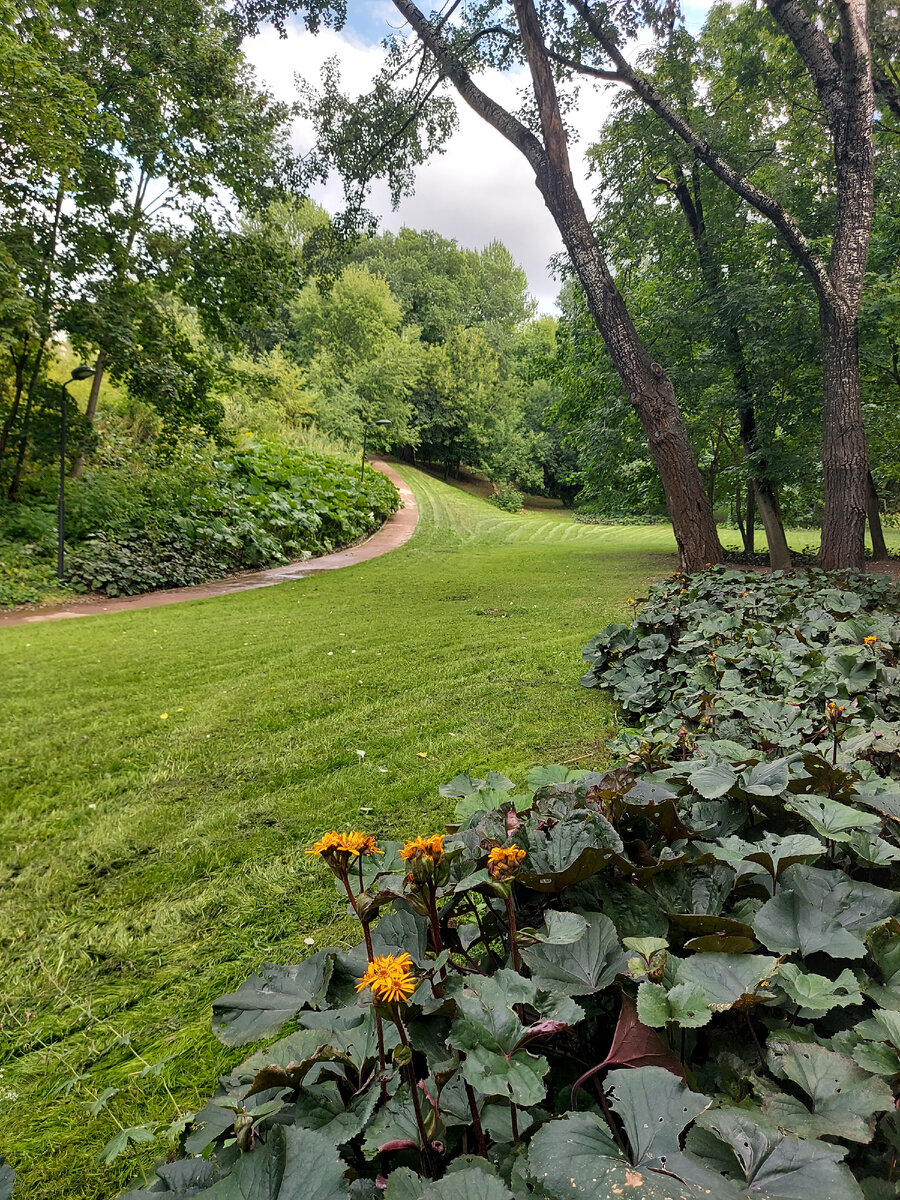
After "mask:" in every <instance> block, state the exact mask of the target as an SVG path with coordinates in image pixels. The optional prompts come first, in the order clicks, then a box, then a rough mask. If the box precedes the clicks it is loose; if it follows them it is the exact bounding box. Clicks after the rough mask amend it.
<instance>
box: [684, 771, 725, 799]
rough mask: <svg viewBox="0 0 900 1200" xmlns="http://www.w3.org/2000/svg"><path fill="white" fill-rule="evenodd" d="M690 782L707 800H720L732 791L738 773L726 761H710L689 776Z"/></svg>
mask: <svg viewBox="0 0 900 1200" xmlns="http://www.w3.org/2000/svg"><path fill="white" fill-rule="evenodd" d="M688 782H689V783H690V785H691V787H692V788H693V789H694V791H695V792H698V793H699V794H700V795H701V796H703V798H704V799H705V800H718V798H719V797H720V796H724V795H725V793H726V792H729V791H731V789H732V788H733V787H734V785H735V783H737V775H736V774H735V772H734V770H733V769H732V767H731V766H730V765H729V764H728V763H726V762H708V763H706V765H705V766H703V767H701V768H700V769H699V770H697V771H694V772H693V773H692V774H691V775H690V776H688Z"/></svg>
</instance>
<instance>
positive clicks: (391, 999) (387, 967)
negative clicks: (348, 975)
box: [356, 954, 419, 1004]
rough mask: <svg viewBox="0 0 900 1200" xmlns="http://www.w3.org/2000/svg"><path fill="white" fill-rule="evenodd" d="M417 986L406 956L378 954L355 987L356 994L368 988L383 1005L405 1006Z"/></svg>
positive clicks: (417, 982) (410, 962) (416, 980)
mask: <svg viewBox="0 0 900 1200" xmlns="http://www.w3.org/2000/svg"><path fill="white" fill-rule="evenodd" d="M418 986H419V981H418V979H416V977H415V976H414V975H413V973H412V959H411V958H410V957H409V955H408V954H397V955H394V954H378V955H376V956H375V958H374V959H373V960H372V962H370V963H369V968H368V970H367V971H366V973H365V975H363V976H362V978H361V979H360V980H359V982H358V983H357V985H356V990H357V991H358V992H361V991H363V990H364V989H365V988H369V989H370V990H371V992H372V995H373V996H374V997H375V999H376V1000H381V1001H382V1002H383V1003H385V1004H398V1003H399V1004H405V1003H406V1002H407V1000H408V999H409V997H410V996H411V995H412V994H413V992H414V991H415V990H416V988H417V987H418Z"/></svg>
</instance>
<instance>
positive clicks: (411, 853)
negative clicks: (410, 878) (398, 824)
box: [400, 833, 444, 862]
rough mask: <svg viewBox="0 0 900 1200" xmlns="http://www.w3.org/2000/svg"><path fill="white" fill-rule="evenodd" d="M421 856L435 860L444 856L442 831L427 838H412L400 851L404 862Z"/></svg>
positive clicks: (437, 860)
mask: <svg viewBox="0 0 900 1200" xmlns="http://www.w3.org/2000/svg"><path fill="white" fill-rule="evenodd" d="M423 856H426V857H428V858H431V859H434V861H435V862H439V861H440V859H442V858H443V857H444V835H443V834H442V833H435V834H433V835H432V836H431V837H427V838H423V837H416V838H413V839H412V841H411V842H407V843H406V845H405V846H404V847H403V849H402V850H401V851H400V857H401V858H402V859H404V860H405V861H406V862H409V860H410V859H411V858H421V857H423Z"/></svg>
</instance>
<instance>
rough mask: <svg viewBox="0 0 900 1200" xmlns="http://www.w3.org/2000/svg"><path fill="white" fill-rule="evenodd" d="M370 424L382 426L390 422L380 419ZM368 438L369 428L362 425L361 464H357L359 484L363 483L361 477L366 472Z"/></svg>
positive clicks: (384, 418) (383, 418) (386, 419)
mask: <svg viewBox="0 0 900 1200" xmlns="http://www.w3.org/2000/svg"><path fill="white" fill-rule="evenodd" d="M372 424H373V425H381V426H384V425H390V421H389V420H388V418H387V417H382V418H381V420H380V421H373V422H372ZM368 437H369V427H368V425H364V426H363V452H362V462H361V463H360V464H359V482H360V483H362V481H363V477H364V475H365V470H366V442H367V440H368Z"/></svg>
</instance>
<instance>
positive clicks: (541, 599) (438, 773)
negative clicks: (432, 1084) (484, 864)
mask: <svg viewBox="0 0 900 1200" xmlns="http://www.w3.org/2000/svg"><path fill="white" fill-rule="evenodd" d="M406 473H407V476H408V478H409V479H410V482H411V483H412V484H413V485H414V487H415V490H416V495H417V497H418V500H419V504H420V509H421V523H420V527H419V530H418V532H417V533H416V535H415V537H414V539H413V540H412V542H410V543H409V544H408V546H406V547H404V548H403V549H401V550H399V551H396V552H395V553H393V554H391V555H388V556H386V557H384V558H381V559H378V560H375V561H373V562H370V563H366V564H363V565H361V566H359V567H354V568H350V569H347V570H343V571H340V572H336V573H334V574H328V575H321V576H316V577H313V578H310V579H308V580H305V581H302V582H299V583H295V584H284V585H282V586H280V587H278V588H272V589H266V590H262V591H257V592H250V593H245V594H243V595H239V596H234V597H229V598H227V599H218V600H212V601H202V602H198V603H191V604H183V605H175V606H172V607H169V608H162V609H157V610H155V611H154V610H150V611H143V612H135V613H129V614H120V615H116V616H112V617H92V618H90V619H87V620H84V621H64V622H60V623H49V624H45V625H41V626H37V627H27V626H26V627H19V628H12V629H8V630H5V631H3V632H2V633H0V680H2V685H0V691H2V696H0V703H2V711H3V712H4V721H3V723H2V728H0V762H2V763H4V764H5V767H4V770H3V771H2V772H0V831H2V833H0V836H2V845H3V849H2V853H0V863H3V864H4V865H3V867H0V881H2V883H3V885H4V886H3V891H2V899H0V904H2V913H0V917H2V920H0V930H2V935H0V936H2V943H0V944H2V948H3V949H2V968H3V972H4V980H5V984H6V986H5V1007H4V1012H3V1014H2V1029H0V1033H2V1039H3V1040H2V1042H0V1047H2V1049H0V1071H2V1074H0V1152H2V1153H4V1154H5V1155H6V1156H7V1157H8V1158H9V1159H10V1160H11V1161H12V1162H13V1163H14V1164H15V1165H16V1166H17V1167H18V1169H19V1171H20V1179H19V1183H18V1185H17V1192H16V1196H17V1200H18V1198H21V1200H26V1198H27V1200H38V1198H40V1200H63V1198H65V1200H86V1198H90V1200H97V1198H99V1197H110V1196H114V1195H115V1194H116V1193H117V1191H118V1188H119V1187H120V1186H121V1185H122V1184H124V1183H125V1182H126V1181H127V1180H129V1179H130V1178H131V1177H132V1176H133V1173H134V1170H135V1166H136V1163H137V1162H138V1161H143V1162H145V1163H150V1162H152V1160H153V1158H154V1157H155V1156H158V1154H159V1153H160V1147H159V1145H156V1146H152V1147H149V1148H146V1149H145V1150H144V1151H143V1153H142V1154H140V1155H138V1154H134V1153H133V1154H131V1155H128V1156H126V1157H125V1158H124V1159H120V1160H119V1161H118V1162H117V1163H116V1164H115V1165H114V1166H112V1167H108V1168H107V1167H102V1166H100V1165H99V1164H98V1163H97V1162H96V1161H95V1156H96V1154H97V1152H98V1151H99V1149H100V1148H101V1147H102V1146H103V1144H104V1143H105V1142H106V1140H107V1139H108V1138H109V1137H111V1136H112V1135H113V1134H114V1133H115V1131H116V1125H115V1123H114V1120H113V1119H112V1117H111V1115H110V1114H109V1113H104V1114H102V1115H101V1116H100V1117H98V1118H97V1119H94V1118H92V1117H90V1116H89V1114H88V1112H87V1107H86V1105H87V1102H88V1101H89V1099H90V1094H91V1092H92V1091H93V1092H94V1093H96V1092H100V1091H101V1090H102V1089H103V1088H105V1087H107V1086H116V1087H119V1088H120V1089H121V1092H120V1094H119V1095H118V1096H117V1097H116V1098H115V1099H114V1100H113V1101H112V1104H111V1112H112V1113H114V1114H115V1116H116V1117H117V1118H118V1120H119V1121H120V1122H121V1123H123V1124H125V1125H132V1124H137V1123H140V1122H143V1121H146V1120H151V1119H161V1120H168V1119H169V1118H170V1117H171V1116H172V1115H173V1112H174V1103H176V1102H177V1104H178V1105H179V1106H180V1107H181V1109H182V1110H191V1109H193V1108H195V1107H196V1106H197V1105H198V1103H199V1101H200V1100H201V1098H202V1097H203V1096H204V1095H206V1094H209V1092H210V1091H211V1090H212V1088H213V1086H214V1084H215V1079H216V1075H217V1074H218V1073H220V1072H221V1071H223V1070H224V1069H226V1068H227V1067H228V1066H230V1065H231V1064H232V1063H234V1062H237V1061H239V1060H240V1059H241V1058H242V1057H244V1054H243V1052H241V1051H237V1052H228V1051H225V1050H224V1049H223V1048H222V1047H221V1046H219V1044H218V1043H217V1042H215V1041H214V1039H213V1038H212V1036H211V1035H210V1033H209V1004H210V1001H211V1000H212V999H213V997H214V996H216V995H217V994H219V993H221V992H223V991H227V990H229V989H231V988H232V987H233V986H235V985H237V984H238V983H239V982H241V981H242V980H243V979H244V978H245V977H246V976H247V975H248V974H249V973H250V972H251V971H252V969H253V968H254V967H255V966H256V964H258V963H259V962H261V961H264V960H266V959H274V960H276V961H281V962H290V961H296V960H297V958H298V957H301V956H302V955H303V954H304V953H306V952H307V946H306V944H305V941H304V939H306V938H308V937H315V939H316V944H317V945H318V944H325V943H329V942H332V941H340V940H342V939H344V938H346V937H349V936H350V935H351V931H350V930H349V928H348V926H347V924H346V923H345V918H344V916H343V906H342V903H341V901H340V899H339V898H338V896H337V894H336V893H335V892H334V890H333V887H332V885H331V883H330V881H329V880H328V879H326V878H325V876H324V873H323V872H322V871H320V870H318V869H317V868H315V867H313V866H312V865H311V864H310V862H309V860H307V859H306V858H305V856H304V849H305V847H306V846H308V845H309V844H310V843H311V842H312V840H313V839H314V838H315V837H316V836H318V834H320V833H321V832H322V831H323V830H324V829H327V828H330V827H333V826H337V827H339V828H340V827H348V826H361V827H363V828H366V829H368V830H371V831H372V832H374V833H376V834H378V835H381V836H386V837H387V836H404V835H409V834H413V833H416V832H422V833H427V832H431V831H433V830H435V829H438V828H440V826H441V823H442V821H443V819H444V818H445V816H446V815H447V812H448V808H449V806H448V805H447V803H446V802H444V801H442V800H441V799H440V798H439V797H438V793H437V789H438V785H439V784H440V783H441V782H443V781H445V780H447V779H449V778H451V777H452V776H453V775H454V774H456V773H457V772H458V771H460V770H465V769H467V768H471V769H473V770H475V769H476V768H482V767H484V768H488V767H495V768H498V769H502V770H504V771H507V772H508V773H510V774H511V775H512V776H513V777H514V778H515V779H516V780H517V781H521V780H522V779H523V776H524V773H525V771H526V770H527V768H528V767H529V766H530V765H532V764H533V763H539V762H551V761H560V760H565V759H573V758H576V756H578V758H579V761H580V762H583V763H584V764H585V765H590V764H591V763H597V762H602V761H603V757H604V752H603V749H602V747H603V744H604V741H605V739H606V736H607V735H608V733H609V731H610V728H611V723H612V720H613V714H612V710H611V707H610V705H609V703H608V701H606V699H605V698H603V697H600V696H598V695H597V694H596V693H594V692H583V691H581V690H580V689H579V688H578V686H577V677H578V674H579V671H580V661H579V651H580V647H581V645H582V644H583V642H584V641H585V640H586V639H587V638H588V637H589V636H590V635H591V634H593V633H594V632H596V631H597V630H598V629H599V628H601V627H602V625H603V624H605V623H606V622H607V621H609V620H616V619H621V618H622V616H623V615H624V613H623V601H624V600H625V598H626V597H627V596H628V595H629V594H638V593H639V592H640V590H641V588H642V585H643V583H644V582H645V581H646V579H647V577H648V576H650V575H654V574H660V573H663V572H665V571H668V570H670V569H672V568H673V566H674V558H673V557H672V555H671V550H672V546H673V542H672V538H671V534H670V533H669V531H668V530H667V529H665V528H661V527H649V528H601V527H596V526H579V525H574V524H572V522H571V517H570V515H569V514H566V513H556V512H546V513H529V514H527V515H524V516H516V517H512V516H506V515H504V514H502V513H499V512H497V511H496V510H494V509H492V508H490V507H489V506H488V505H486V504H485V503H483V502H482V501H480V500H477V499H473V498H471V497H469V496H466V495H465V494H463V493H461V492H459V491H458V490H454V489H452V488H450V487H447V486H445V485H444V484H442V483H440V482H438V481H436V480H434V479H431V478H429V477H427V476H425V475H422V474H421V473H418V472H416V471H412V470H410V471H408V472H406ZM162 713H168V719H166V720H164V719H162V718H161V715H160V714H162ZM357 750H365V758H364V759H361V758H360V757H359V755H358V754H357ZM421 755H427V757H421ZM585 755H587V756H586V757H582V756H585ZM354 940H355V938H354ZM117 1033H128V1034H129V1035H130V1037H131V1048H130V1049H129V1048H128V1047H123V1046H121V1045H116V1035H117ZM135 1052H137V1053H139V1054H140V1055H142V1056H143V1058H144V1059H146V1060H147V1061H148V1062H151V1063H152V1062H157V1061H159V1060H160V1059H164V1058H167V1057H168V1056H172V1058H171V1061H170V1062H168V1063H167V1064H166V1066H165V1067H164V1068H163V1071H162V1075H161V1077H155V1076H150V1077H147V1078H144V1079H141V1078H139V1076H138V1072H139V1071H140V1069H141V1067H142V1065H143V1064H142V1062H141V1061H139V1060H138V1059H137V1058H136V1057H135ZM78 1076H83V1078H81V1079H79V1078H78ZM66 1084H68V1085H69V1087H68V1089H67V1090H65V1085H66ZM164 1084H165V1085H168V1088H169V1089H171V1093H172V1096H171V1097H170V1095H169V1094H168V1093H167V1091H166V1088H165V1086H164ZM61 1085H63V1089H64V1090H60V1087H61ZM173 1097H174V1099H173Z"/></svg>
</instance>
